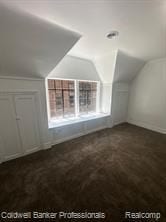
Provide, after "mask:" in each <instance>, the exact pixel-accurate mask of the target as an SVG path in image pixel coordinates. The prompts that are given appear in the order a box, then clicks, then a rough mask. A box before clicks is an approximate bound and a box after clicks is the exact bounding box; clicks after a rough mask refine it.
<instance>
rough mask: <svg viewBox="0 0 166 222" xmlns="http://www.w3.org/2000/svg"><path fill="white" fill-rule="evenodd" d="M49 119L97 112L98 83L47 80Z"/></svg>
mask: <svg viewBox="0 0 166 222" xmlns="http://www.w3.org/2000/svg"><path fill="white" fill-rule="evenodd" d="M47 85H48V99H49V101H48V105H49V117H50V119H52V118H54V119H61V118H70V117H79V116H80V117H81V116H84V115H87V114H92V113H93V114H94V113H96V112H97V110H96V107H97V103H98V98H97V94H98V91H97V90H98V82H95V81H82V80H60V79H48V82H47Z"/></svg>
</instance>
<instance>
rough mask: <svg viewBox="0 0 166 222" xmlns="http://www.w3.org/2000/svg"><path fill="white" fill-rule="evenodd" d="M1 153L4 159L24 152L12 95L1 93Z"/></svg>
mask: <svg viewBox="0 0 166 222" xmlns="http://www.w3.org/2000/svg"><path fill="white" fill-rule="evenodd" d="M0 153H1V159H3V160H9V159H13V158H16V157H18V156H20V155H21V154H22V151H21V145H20V138H19V133H18V126H17V120H16V115H15V109H14V103H13V99H12V95H0Z"/></svg>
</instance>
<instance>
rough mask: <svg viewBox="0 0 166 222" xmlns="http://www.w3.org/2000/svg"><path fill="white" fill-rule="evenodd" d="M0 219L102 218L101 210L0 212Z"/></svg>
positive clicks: (103, 216) (103, 215) (103, 214)
mask: <svg viewBox="0 0 166 222" xmlns="http://www.w3.org/2000/svg"><path fill="white" fill-rule="evenodd" d="M0 218H1V219H11V220H12V219H21V218H23V219H82V218H84V219H94V218H95V219H104V218H105V213H102V212H49V213H48V212H24V213H23V212H5V211H4V212H1V213H0Z"/></svg>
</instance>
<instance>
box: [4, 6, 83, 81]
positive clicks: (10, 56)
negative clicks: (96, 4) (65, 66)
mask: <svg viewBox="0 0 166 222" xmlns="http://www.w3.org/2000/svg"><path fill="white" fill-rule="evenodd" d="M79 38H80V35H79V34H77V33H75V32H72V31H69V30H67V29H64V28H62V27H60V26H58V25H56V24H54V23H50V22H48V21H46V20H44V19H40V18H38V17H35V16H33V15H30V14H28V13H25V12H21V11H19V10H16V9H14V8H9V7H6V6H5V5H4V4H1V3H0V75H3V76H4V75H9V76H13V75H14V76H23V77H46V76H47V75H48V74H49V73H50V71H51V70H52V69H53V68H54V67H55V66H56V65H57V64H58V63H59V61H60V60H61V59H62V58H63V57H64V56H65V54H66V53H67V52H68V51H69V50H70V49H71V48H72V47H73V45H74V44H75V43H76V42H77V41H78V39H79Z"/></svg>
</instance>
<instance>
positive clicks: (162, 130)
mask: <svg viewBox="0 0 166 222" xmlns="http://www.w3.org/2000/svg"><path fill="white" fill-rule="evenodd" d="M127 122H128V123H131V124H133V125H136V126H140V127H143V128H146V129H149V130H152V131H155V132H158V133H162V134H166V129H163V128H160V127H158V126H154V125H152V124H149V123H145V122H141V121H137V120H133V119H130V118H128V119H127Z"/></svg>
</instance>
